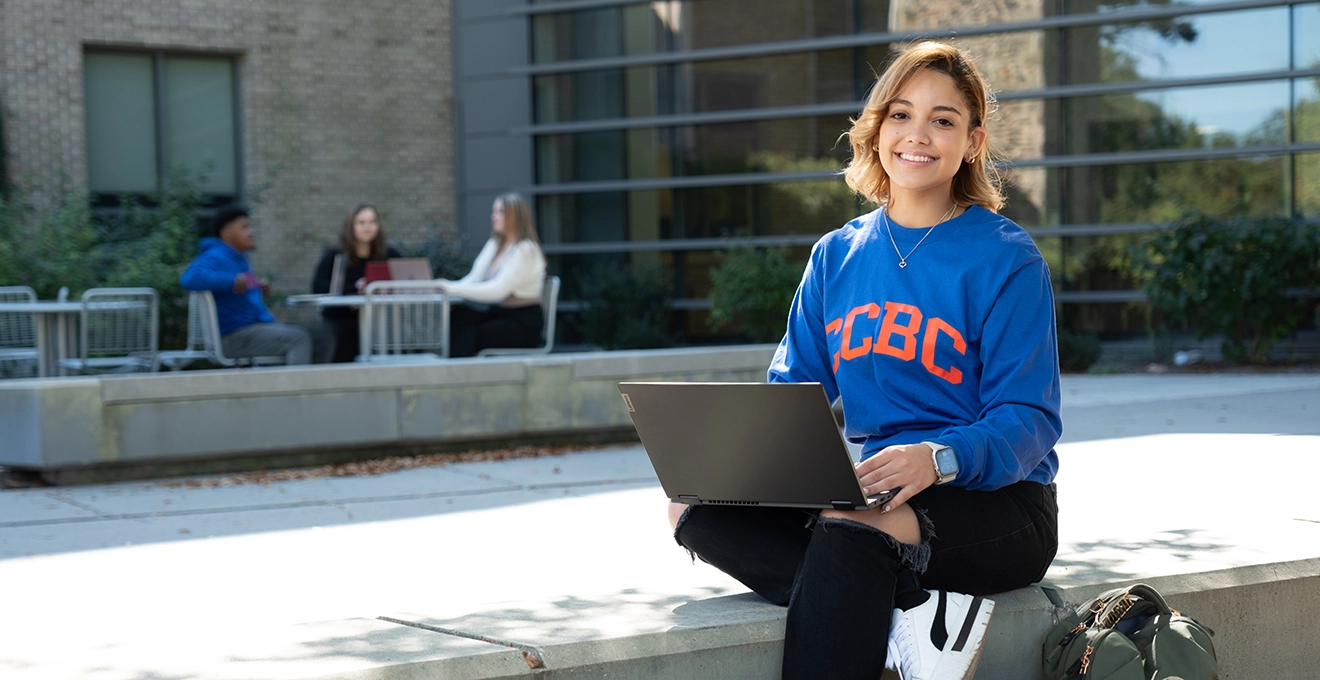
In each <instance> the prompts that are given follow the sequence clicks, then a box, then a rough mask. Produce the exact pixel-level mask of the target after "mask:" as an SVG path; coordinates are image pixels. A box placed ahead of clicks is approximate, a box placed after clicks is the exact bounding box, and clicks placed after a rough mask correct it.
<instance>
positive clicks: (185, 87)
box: [164, 57, 238, 194]
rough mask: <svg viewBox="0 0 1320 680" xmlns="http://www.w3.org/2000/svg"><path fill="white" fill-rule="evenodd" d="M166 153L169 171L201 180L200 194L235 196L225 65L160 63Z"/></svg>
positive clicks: (230, 82)
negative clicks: (199, 175) (180, 170)
mask: <svg viewBox="0 0 1320 680" xmlns="http://www.w3.org/2000/svg"><path fill="white" fill-rule="evenodd" d="M164 103H165V106H164V109H165V148H166V149H167V150H168V151H169V156H168V157H169V162H170V164H171V166H173V165H181V166H183V167H186V168H189V169H191V170H194V171H201V172H202V173H203V174H204V175H205V176H206V181H205V183H204V184H203V185H202V190H203V191H207V192H209V193H214V194H234V193H236V192H237V189H238V187H237V186H236V184H235V182H236V180H237V172H236V170H235V167H234V68H233V64H232V62H230V61H229V60H228V59H197V58H179V57H171V58H167V59H166V60H165V102H164Z"/></svg>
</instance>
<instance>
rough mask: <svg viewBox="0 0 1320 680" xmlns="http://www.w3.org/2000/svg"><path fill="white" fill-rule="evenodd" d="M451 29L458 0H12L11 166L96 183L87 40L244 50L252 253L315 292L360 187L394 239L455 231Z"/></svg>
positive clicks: (7, 52)
mask: <svg viewBox="0 0 1320 680" xmlns="http://www.w3.org/2000/svg"><path fill="white" fill-rule="evenodd" d="M450 40H451V34H450V0H391V2H355V1H353V0H211V1H210V2H199V1H197V0H96V1H95V2H92V1H91V0H85V1H79V2H72V1H70V2H50V1H49V0H2V1H0V121H3V126H4V127H3V137H4V145H5V149H6V152H7V153H6V158H5V159H4V162H5V164H6V170H7V173H8V176H9V178H10V179H11V180H13V181H15V182H18V183H21V184H23V185H25V186H28V187H30V188H32V189H34V190H36V191H38V192H41V191H49V190H52V189H54V188H55V187H57V186H58V183H59V182H60V178H61V177H69V178H71V179H72V180H73V181H74V182H76V183H79V184H82V183H85V182H86V178H87V169H86V135H85V111H84V107H83V98H84V96H83V51H84V49H85V48H89V47H90V48H110V49H113V48H116V47H122V48H130V49H143V48H147V49H160V50H178V51H183V52H189V53H198V52H200V53H215V54H223V55H234V56H236V58H237V62H236V63H237V69H236V74H237V78H238V83H239V102H240V104H239V105H240V111H241V113H240V117H239V129H238V131H239V140H240V141H239V144H240V149H241V151H240V159H241V166H240V167H241V178H242V184H243V188H244V191H245V192H246V193H252V192H253V190H255V189H260V190H261V192H260V203H258V204H256V205H253V206H252V207H253V209H254V211H253V218H254V223H255V225H256V227H257V229H258V232H257V241H258V246H259V249H258V250H257V251H256V252H255V253H254V254H253V256H252V260H253V266H254V268H255V269H256V270H257V272H259V273H260V274H263V275H272V276H273V277H274V278H273V282H274V284H275V288H276V291H277V292H281V293H297V292H305V291H306V289H307V286H308V284H309V282H310V280H311V273H312V268H313V267H314V265H315V262H316V260H317V258H318V257H319V256H320V253H321V249H322V247H323V246H324V245H328V244H329V243H331V242H332V241H333V239H334V238H335V235H336V233H337V230H338V228H339V225H340V223H341V222H342V220H343V218H344V216H345V214H346V213H347V211H348V210H349V208H350V207H351V206H352V205H353V204H354V203H357V202H359V201H369V202H372V203H375V204H376V205H377V206H379V208H380V211H381V214H382V219H383V223H384V226H385V229H386V233H387V235H388V236H389V237H390V240H391V241H393V242H395V243H400V242H405V243H411V242H415V241H417V240H420V239H422V238H425V237H426V236H427V235H428V233H430V232H431V231H432V230H434V229H436V228H439V229H440V230H441V231H442V232H443V233H444V234H446V235H447V236H452V234H453V231H454V224H455V218H454V211H455V208H454V204H455V191H454V160H453V139H454V136H453V125H454V123H453V68H452V61H453V59H452V50H451V46H450Z"/></svg>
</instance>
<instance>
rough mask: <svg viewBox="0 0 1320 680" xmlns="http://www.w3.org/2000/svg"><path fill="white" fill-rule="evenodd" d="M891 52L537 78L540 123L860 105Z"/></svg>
mask: <svg viewBox="0 0 1320 680" xmlns="http://www.w3.org/2000/svg"><path fill="white" fill-rule="evenodd" d="M888 57H889V51H888V47H887V46H883V45H881V46H874V47H867V48H859V49H855V50H854V49H847V50H830V51H826V52H801V53H796V54H780V55H772V56H766V57H756V58H751V59H730V60H724V61H702V62H691V63H682V64H672V65H663V66H646V67H634V68H630V69H627V70H626V71H625V70H624V69H607V70H601V71H584V72H573V73H558V74H551V75H543V76H536V77H535V78H534V79H533V81H532V87H533V91H534V93H535V100H536V101H535V118H536V122H537V123H560V122H568V121H581V120H600V119H608V118H620V117H624V116H629V117H637V116H653V115H663V114H673V113H705V112H713V111H731V110H740V109H755V108H764V107H772V106H801V105H807V104H828V103H837V102H855V101H859V100H861V99H862V98H863V97H864V96H865V95H866V91H867V90H868V89H869V88H870V87H871V85H872V83H874V82H875V72H876V71H879V70H880V69H882V68H883V67H884V65H885V60H886V59H888Z"/></svg>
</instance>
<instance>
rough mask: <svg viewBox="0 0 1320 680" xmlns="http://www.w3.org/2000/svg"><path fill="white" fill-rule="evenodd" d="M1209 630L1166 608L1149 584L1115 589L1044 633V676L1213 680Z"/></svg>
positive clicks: (1056, 679) (1055, 678) (1053, 678)
mask: <svg viewBox="0 0 1320 680" xmlns="http://www.w3.org/2000/svg"><path fill="white" fill-rule="evenodd" d="M1214 634H1215V633H1214V631H1212V630H1210V629H1209V628H1207V627H1206V626H1203V625H1201V624H1200V623H1198V622H1197V621H1196V620H1194V619H1192V618H1191V617H1190V616H1183V615H1182V614H1179V613H1178V612H1176V611H1174V610H1172V609H1170V608H1169V605H1168V604H1167V603H1166V602H1165V601H1164V598H1163V597H1161V596H1160V594H1159V593H1157V592H1155V589H1154V588H1151V587H1150V586H1148V585H1145V584H1143V583H1138V584H1136V585H1134V586H1131V587H1128V588H1115V589H1114V590H1110V591H1107V592H1105V593H1103V594H1101V595H1100V597H1097V598H1095V599H1094V600H1091V601H1090V602H1088V603H1086V604H1084V605H1082V606H1080V607H1078V608H1077V611H1076V612H1074V613H1073V614H1071V615H1070V616H1067V617H1065V618H1064V619H1063V620H1061V621H1059V622H1058V623H1056V624H1054V626H1053V627H1052V628H1050V630H1049V632H1048V633H1047V634H1046V635H1045V644H1044V647H1043V650H1042V651H1043V653H1044V654H1043V664H1044V669H1045V677H1047V678H1050V680H1070V679H1072V678H1086V679H1087V680H1174V679H1179V680H1217V678H1218V677H1219V664H1218V663H1217V661H1216V659H1215V646H1214V643H1213V642H1211V640H1210V637H1211V636H1212V635H1214Z"/></svg>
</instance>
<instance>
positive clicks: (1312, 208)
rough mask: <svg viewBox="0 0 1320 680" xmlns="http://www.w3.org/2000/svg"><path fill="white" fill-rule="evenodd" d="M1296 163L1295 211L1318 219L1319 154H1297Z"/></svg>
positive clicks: (1319, 204)
mask: <svg viewBox="0 0 1320 680" xmlns="http://www.w3.org/2000/svg"><path fill="white" fill-rule="evenodd" d="M1296 163H1297V165H1296V168H1297V174H1296V176H1295V177H1294V179H1293V182H1294V186H1295V187H1296V191H1297V208H1296V210H1297V212H1298V213H1299V214H1301V215H1303V216H1305V217H1309V218H1320V153H1305V154H1298V155H1297V161H1296Z"/></svg>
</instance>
